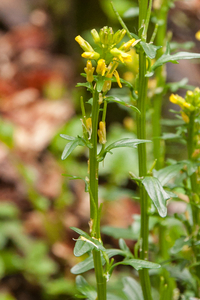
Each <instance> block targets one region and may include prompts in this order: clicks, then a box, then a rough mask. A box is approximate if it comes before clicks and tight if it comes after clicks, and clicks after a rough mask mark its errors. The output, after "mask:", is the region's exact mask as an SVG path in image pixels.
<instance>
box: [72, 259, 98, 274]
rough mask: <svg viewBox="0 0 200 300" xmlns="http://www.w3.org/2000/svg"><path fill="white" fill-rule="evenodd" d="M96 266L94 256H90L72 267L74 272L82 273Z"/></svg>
mask: <svg viewBox="0 0 200 300" xmlns="http://www.w3.org/2000/svg"><path fill="white" fill-rule="evenodd" d="M93 268H94V262H93V257H92V256H89V257H87V258H86V259H85V260H83V261H81V262H80V263H78V264H76V265H75V266H73V267H72V268H71V273H72V274H75V275H77V274H82V273H85V272H87V271H89V270H91V269H93Z"/></svg>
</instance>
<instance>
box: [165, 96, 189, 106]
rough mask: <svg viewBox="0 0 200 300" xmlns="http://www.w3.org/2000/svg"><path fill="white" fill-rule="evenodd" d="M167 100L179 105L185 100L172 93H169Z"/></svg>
mask: <svg viewBox="0 0 200 300" xmlns="http://www.w3.org/2000/svg"><path fill="white" fill-rule="evenodd" d="M169 100H170V101H171V102H172V103H174V104H177V105H179V106H181V107H183V103H184V102H185V99H183V98H182V97H181V96H179V95H174V94H171V96H170V97H169Z"/></svg>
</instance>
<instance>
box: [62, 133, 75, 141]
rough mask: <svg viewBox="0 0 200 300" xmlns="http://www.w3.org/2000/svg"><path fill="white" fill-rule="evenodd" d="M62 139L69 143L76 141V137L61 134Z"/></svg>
mask: <svg viewBox="0 0 200 300" xmlns="http://www.w3.org/2000/svg"><path fill="white" fill-rule="evenodd" d="M60 137H62V138H63V139H65V140H68V141H74V140H75V139H76V138H75V137H74V136H70V135H67V134H60Z"/></svg>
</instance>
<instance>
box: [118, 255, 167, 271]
mask: <svg viewBox="0 0 200 300" xmlns="http://www.w3.org/2000/svg"><path fill="white" fill-rule="evenodd" d="M118 265H126V266H131V267H133V268H134V269H136V270H137V271H139V270H141V269H158V268H160V267H161V266H160V265H159V264H156V263H153V262H151V261H146V260H142V259H134V258H131V259H125V260H123V261H120V262H118V263H116V264H114V265H113V266H112V269H113V268H114V267H116V266H118Z"/></svg>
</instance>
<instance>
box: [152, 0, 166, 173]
mask: <svg viewBox="0 0 200 300" xmlns="http://www.w3.org/2000/svg"><path fill="white" fill-rule="evenodd" d="M167 1H168V0H164V1H163V2H162V4H161V7H160V8H159V9H158V10H157V18H158V20H159V22H160V23H161V25H160V26H159V28H158V32H157V35H156V39H155V44H156V45H157V46H162V48H160V49H159V50H158V51H157V55H156V59H158V58H160V57H161V56H162V54H163V53H164V51H165V49H164V45H165V38H166V27H167V15H168V3H167ZM155 77H156V83H157V84H156V87H157V89H160V93H159V94H155V96H154V97H153V115H152V129H153V153H154V158H155V159H157V163H156V169H157V170H159V169H161V168H162V167H163V162H164V157H163V153H162V151H161V141H160V139H159V137H160V136H161V122H160V121H161V108H162V102H163V87H164V85H165V81H166V75H165V66H161V67H159V68H157V70H156V71H155Z"/></svg>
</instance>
